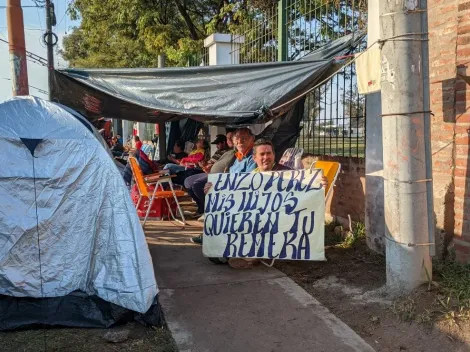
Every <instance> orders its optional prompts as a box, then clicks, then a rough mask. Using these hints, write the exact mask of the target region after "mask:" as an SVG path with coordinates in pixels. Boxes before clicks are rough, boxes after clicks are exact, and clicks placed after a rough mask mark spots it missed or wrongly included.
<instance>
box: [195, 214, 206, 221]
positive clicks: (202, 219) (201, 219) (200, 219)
mask: <svg viewBox="0 0 470 352" xmlns="http://www.w3.org/2000/svg"><path fill="white" fill-rule="evenodd" d="M204 219H205V218H204V214H202V216H201V217H200V218H199V219H197V221H199V222H204Z"/></svg>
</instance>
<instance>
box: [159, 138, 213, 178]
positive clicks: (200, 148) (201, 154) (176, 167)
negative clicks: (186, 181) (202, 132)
mask: <svg viewBox="0 0 470 352" xmlns="http://www.w3.org/2000/svg"><path fill="white" fill-rule="evenodd" d="M207 149H209V143H207V141H206V140H204V139H199V140H198V141H197V142H196V148H195V149H194V150H193V151H192V152H191V153H190V154H189V156H187V157H185V158H183V159H181V160H180V161H179V162H178V163H170V164H166V165H165V166H164V167H163V169H164V170H169V171H170V173H171V174H173V175H174V174H176V173H177V172H179V171H184V170H185V169H186V167H187V166H190V165H191V166H190V167H194V165H197V164H198V163H199V162H201V161H203V160H204V158H205V157H206V151H207Z"/></svg>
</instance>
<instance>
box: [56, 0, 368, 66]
mask: <svg viewBox="0 0 470 352" xmlns="http://www.w3.org/2000/svg"><path fill="white" fill-rule="evenodd" d="M277 3H278V1H277V0H106V1H102V0H75V1H73V2H72V3H71V4H70V7H69V13H70V16H71V17H72V18H73V19H81V24H80V26H79V27H78V28H75V29H74V30H73V32H72V33H71V34H69V35H68V36H67V37H66V38H65V39H64V43H63V44H64V45H63V47H64V49H63V51H62V55H63V57H64V58H65V59H66V60H67V61H69V63H70V65H71V66H74V67H155V66H156V65H157V56H158V54H160V53H165V54H166V55H167V58H168V60H167V65H168V66H186V65H187V64H188V61H191V60H193V59H194V57H195V56H197V55H198V53H200V52H201V49H202V40H203V39H204V38H205V37H206V36H207V35H209V34H211V33H215V32H219V33H232V34H240V35H244V36H245V44H244V45H242V47H241V48H240V58H241V59H240V62H262V61H276V59H277V26H278V23H277V21H278V18H277V9H276V5H277ZM366 5H367V1H366V0H309V1H300V0H289V1H288V7H287V9H286V11H287V15H288V23H289V24H288V26H289V31H288V37H289V56H290V57H291V58H293V57H296V56H298V55H299V53H302V52H304V51H306V50H312V49H314V48H315V47H318V46H320V45H321V44H322V43H324V42H326V41H327V40H329V39H334V38H336V37H338V36H340V35H344V34H345V33H346V32H347V30H351V29H353V28H354V29H357V28H359V27H361V24H360V21H361V19H362V16H361V14H363V13H364V8H365V7H364V6H366ZM305 24H308V26H306V25H305ZM313 28H314V29H315V30H313Z"/></svg>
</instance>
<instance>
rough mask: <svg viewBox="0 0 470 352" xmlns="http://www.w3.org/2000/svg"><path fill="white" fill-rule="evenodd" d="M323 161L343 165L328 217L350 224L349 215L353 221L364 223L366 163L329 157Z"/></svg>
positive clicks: (328, 206)
mask: <svg viewBox="0 0 470 352" xmlns="http://www.w3.org/2000/svg"><path fill="white" fill-rule="evenodd" d="M320 159H321V160H326V161H337V162H339V163H341V173H340V174H339V176H338V179H337V180H336V186H335V188H334V189H333V195H332V196H331V197H330V200H329V201H328V203H327V204H326V215H327V219H328V217H330V219H331V218H336V219H337V220H338V221H339V222H341V223H342V224H343V225H345V226H346V225H347V224H348V215H350V216H351V219H352V220H353V221H362V222H364V211H365V163H364V159H360V158H345V157H328V156H322V157H320Z"/></svg>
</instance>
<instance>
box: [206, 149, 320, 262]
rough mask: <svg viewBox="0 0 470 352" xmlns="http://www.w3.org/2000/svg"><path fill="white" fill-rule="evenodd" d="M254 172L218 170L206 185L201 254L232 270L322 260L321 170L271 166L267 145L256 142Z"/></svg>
mask: <svg viewBox="0 0 470 352" xmlns="http://www.w3.org/2000/svg"><path fill="white" fill-rule="evenodd" d="M253 160H254V161H255V162H256V165H257V168H256V169H255V170H254V171H255V172H254V173H249V174H247V173H239V174H217V175H211V176H210V177H209V183H208V185H207V187H206V191H208V194H207V198H206V199H207V200H206V209H205V212H206V216H205V222H204V242H203V253H204V255H205V256H207V257H224V258H229V264H230V265H231V266H232V267H234V268H249V267H252V266H253V265H254V264H256V263H259V259H262V258H264V259H291V260H292V259H294V260H324V216H325V195H324V189H323V185H324V183H325V182H324V181H322V178H321V171H320V170H292V171H289V169H288V168H286V167H284V166H282V165H278V164H275V162H274V150H273V146H272V143H271V142H270V141H268V140H259V141H257V142H256V143H255V146H254V151H253Z"/></svg>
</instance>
